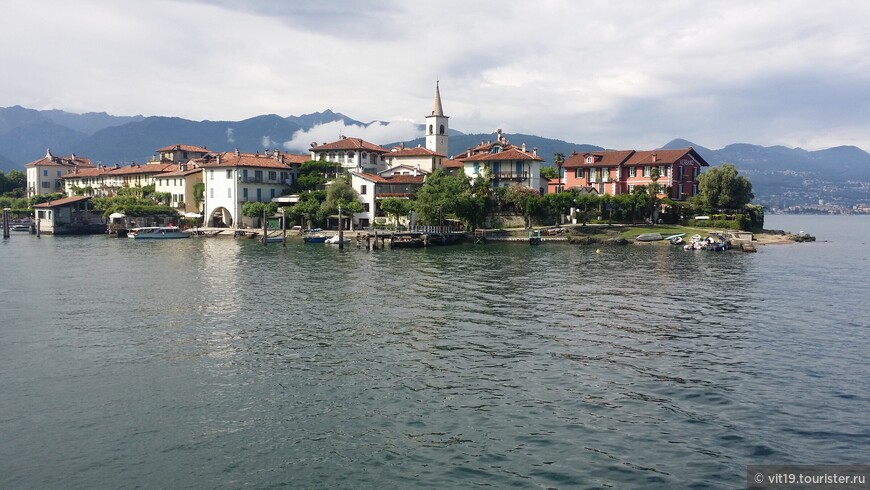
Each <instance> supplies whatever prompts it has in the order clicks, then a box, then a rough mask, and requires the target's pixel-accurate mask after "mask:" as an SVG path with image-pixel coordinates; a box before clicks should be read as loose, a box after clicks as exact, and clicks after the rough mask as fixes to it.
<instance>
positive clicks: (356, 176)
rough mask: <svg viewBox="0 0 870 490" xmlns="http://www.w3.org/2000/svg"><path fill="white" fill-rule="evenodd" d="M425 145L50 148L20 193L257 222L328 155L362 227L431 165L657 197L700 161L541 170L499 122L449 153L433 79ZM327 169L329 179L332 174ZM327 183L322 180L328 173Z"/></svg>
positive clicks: (683, 185) (684, 152)
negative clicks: (131, 156) (132, 153)
mask: <svg viewBox="0 0 870 490" xmlns="http://www.w3.org/2000/svg"><path fill="white" fill-rule="evenodd" d="M424 143H425V145H423V144H421V145H419V146H415V147H406V146H404V145H398V146H394V147H392V148H389V149H388V148H385V147H383V146H380V145H378V144H375V143H372V142H369V141H365V140H363V139H360V138H355V137H351V136H347V137H345V136H342V137H340V138H339V139H337V140H335V141H330V142H323V143H318V142H314V143H311V146H310V148H309V152H308V153H307V154H293V153H286V152H282V151H281V150H279V149H276V148H267V149H264V150H263V151H262V152H260V151H256V152H254V153H246V152H241V151H239V150H238V149H233V150H230V151H222V150H216V149H209V148H207V147H205V146H197V145H192V144H188V143H175V144H170V145H168V146H165V147H161V148H158V149H157V150H156V152H155V155H154V156H152V157H151V158H149V159H147V161H145V162H144V163H130V164H126V165H120V164H114V165H104V164H102V163H96V164H95V163H94V162H93V161H92V160H91V159H90V158H88V157H87V156H82V155H69V156H59V155H55V154H53V153H52V151H51V150H50V149H49V150H47V151H46V153H45V155H44V156H43V157H42V158H40V159H38V160H34V161H32V162H29V163H27V164H26V165H25V168H26V180H27V189H26V190H27V197H33V196H38V195H46V194H53V193H58V192H62V193H63V194H64V195H66V196H69V197H73V196H92V197H111V196H117V195H118V194H119V193H120V192H121V191H122V189H125V188H126V189H129V188H143V187H146V186H153V190H154V192H157V193H160V195H162V196H166V197H165V204H166V205H167V206H170V207H172V208H173V209H175V210H176V211H177V212H178V213H179V214H181V215H183V216H191V217H192V216H197V217H201V218H202V221H203V224H204V225H205V226H210V227H211V226H213V227H250V226H259V220H258V218H257V217H252V216H245V213H244V212H243V207H244V205H245V203H251V202H256V203H281V204H282V205H293V204H295V203H297V202H299V199H300V197H299V196H298V195H296V194H294V193H293V191H294V190H295V189H298V187H299V186H298V184H299V183H300V178H302V176H303V168H304V166H305V164H306V162H331V163H333V164H334V165H335V167H336V168H338V169H341V170H343V171H345V172H346V174H347V175H348V176H349V178H350V183H351V186H352V188H353V190H354V191H355V193H356V195H357V196H358V199H359V203H360V205H361V206H359V207H358V208H357V210H356V212H353V213H352V218H351V219H352V223H351V225H352V226H355V227H367V226H370V225H371V224H373V223H374V222H375V220H376V219H377V218H381V217H383V216H384V211H383V210H381V209H380V208H379V204H380V202H381V201H382V200H384V199H387V198H394V199H409V198H410V197H412V196H413V195H414V194H415V193H416V191H417V190H419V189H420V188H421V187H422V186H423V185H424V183H425V182H426V180H427V178H429V177H430V176H432V175H433V173H434V172H437V171H440V172H443V173H447V174H454V175H463V174H464V175H466V176H467V177H468V178H469V180H470V181H471V182H475V181H477V180H478V179H480V178H486V179H488V181H489V182H490V185H491V187H492V188H493V189H497V188H504V187H509V186H519V187H523V188H526V189H529V190H531V191H533V192H535V193H537V194H540V195H544V194H548V193H557V192H561V191H564V190H568V189H576V190H580V191H582V192H584V193H590V194H595V195H611V196H616V195H620V194H629V193H632V192H633V191H634V190H635V188H637V187H640V186H654V187H655V189H654V191H655V193H656V194H657V196H658V197H659V198H669V199H672V200H674V201H684V200H686V199H688V198H690V197H692V196H695V195H697V194H698V192H699V190H698V178H699V176H700V174H701V170H702V168H704V167H708V166H709V164H708V163H707V161H706V160H705V159H704V158H703V157H702V156H701V155H700V154H699V153H698V152H697V151H695V150H694V149H693V148H692V147H686V148H679V149H666V150H643V151H636V150H620V151H613V150H609V151H608V150H595V151H589V150H586V151H582V150H581V151H572V152H571V153H569V154H568V155H564V154H562V153H557V154H555V155H554V160H555V161H554V162H552V163H553V164H554V165H555V166H556V167H557V168H558V169H557V170H556V172H551V173H550V174H549V175H550V178H545V177H543V176H542V168H543V167H544V166H545V158H544V156H542V155H541V154H540V153H539V151H538V148H535V147H531V148H530V147H528V146H527V145H526V144H525V143H519V144H514V143H512V142H510V141H509V140H508V138H507V137H506V135H505V134H503V133H502V132H501V130H498V131H496V133H495V135H494V136H493V138H491V139H487V140H483V141H480V143H479V144H477V145H476V146H474V147H469V148H466V149H464V150H462V151H461V152H459V153H455V154H453V155H452V156H449V155H451V153H450V149H449V145H450V131H449V116H447V115H445V113H444V109H443V105H442V100H441V92H440V87H439V86H438V84H437V83H436V87H435V95H434V99H433V105H432V109H431V111H430V113H429V114H427V115H426V116H425V140H424ZM335 176H336V174H335V173H333V174H332V175H325V176H324V177H326V178H327V179H324V180H329V178H334V177H335ZM327 185H328V183H327Z"/></svg>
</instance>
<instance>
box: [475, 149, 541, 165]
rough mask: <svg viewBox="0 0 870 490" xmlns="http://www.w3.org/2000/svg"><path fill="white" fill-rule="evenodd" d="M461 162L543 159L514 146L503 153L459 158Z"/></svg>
mask: <svg viewBox="0 0 870 490" xmlns="http://www.w3.org/2000/svg"><path fill="white" fill-rule="evenodd" d="M459 160H461V161H463V162H496V161H504V160H537V161H541V162H543V161H544V159H543V158H541V157H539V156H537V155H533V154H531V153H529V152H527V151H523V150H521V149H520V148H517V147H516V146H510V147H508V148H506V149H505V150H504V151H500V152H498V153H478V154H477V155H471V156H470V157H465V158H459Z"/></svg>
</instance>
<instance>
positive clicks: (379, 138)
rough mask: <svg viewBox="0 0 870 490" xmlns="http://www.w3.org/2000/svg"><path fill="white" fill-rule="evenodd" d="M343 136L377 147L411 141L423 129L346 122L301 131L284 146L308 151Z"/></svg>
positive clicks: (409, 124)
mask: <svg viewBox="0 0 870 490" xmlns="http://www.w3.org/2000/svg"><path fill="white" fill-rule="evenodd" d="M342 136H348V137H353V138H361V139H363V140H365V141H368V142H370V143H374V144H376V145H385V144H389V143H395V142H402V141H410V140H413V139H417V138H419V137H421V136H423V129H422V128H420V127H419V126H418V125H417V124H415V123H413V122H411V121H394V122H388V123H381V122H375V123H371V124H369V125H367V126H358V125H346V124H345V123H344V121H333V122H329V123H325V124H318V125H317V126H314V127H312V128H311V129H310V130H308V131H304V130H299V131H297V132H296V133H294V134H293V138H292V139H290V140H288V141H285V142H284V143H283V146H284V148H285V149H286V150H288V151H302V152H305V151H308V148H310V147H311V143H317V144H324V143H330V142H333V141H336V140H338V139H339V138H341V137H342Z"/></svg>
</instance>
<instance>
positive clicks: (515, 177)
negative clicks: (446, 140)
mask: <svg viewBox="0 0 870 490" xmlns="http://www.w3.org/2000/svg"><path fill="white" fill-rule="evenodd" d="M496 136H497V137H496V141H495V142H493V141H486V142H481V143H480V144H479V145H478V146H476V147H475V148H472V149H469V150H468V151H467V152H466V154H465V156H457V157H454V158H455V159H456V160H458V161H460V162H462V166H463V170H464V171H465V175H468V176H469V177H471V179H472V180H475V179H477V178H478V177H480V176H481V175H482V174H483V173H484V172H485V171H484V169H486V170H487V171H488V173H489V176H490V179H492V186H493V187H508V186H510V185H511V184H519V185H523V186H525V187H528V188H530V189H534V190H536V191H538V192H540V193H541V194H545V193H546V191H547V189H546V185H547V184H546V182H543V181H542V180H541V163H543V161H544V159H543V158H541V157H539V156H538V149H537V148H533V149H532V151H531V153H530V152H528V151H527V150H526V145H525V144H523V145H522V146H515V145H512V144H510V143H509V142H508V140H507V138H505V136H504V135H503V134H502V132H501V129H499V130H498V132H497V134H496Z"/></svg>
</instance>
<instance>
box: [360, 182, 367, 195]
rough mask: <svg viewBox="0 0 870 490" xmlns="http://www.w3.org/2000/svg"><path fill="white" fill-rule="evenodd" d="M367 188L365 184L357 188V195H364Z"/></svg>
mask: <svg viewBox="0 0 870 490" xmlns="http://www.w3.org/2000/svg"><path fill="white" fill-rule="evenodd" d="M367 188H368V186H367V185H365V184H363V185H361V186H359V193H360V195H361V196H364V195H366V191H367Z"/></svg>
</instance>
